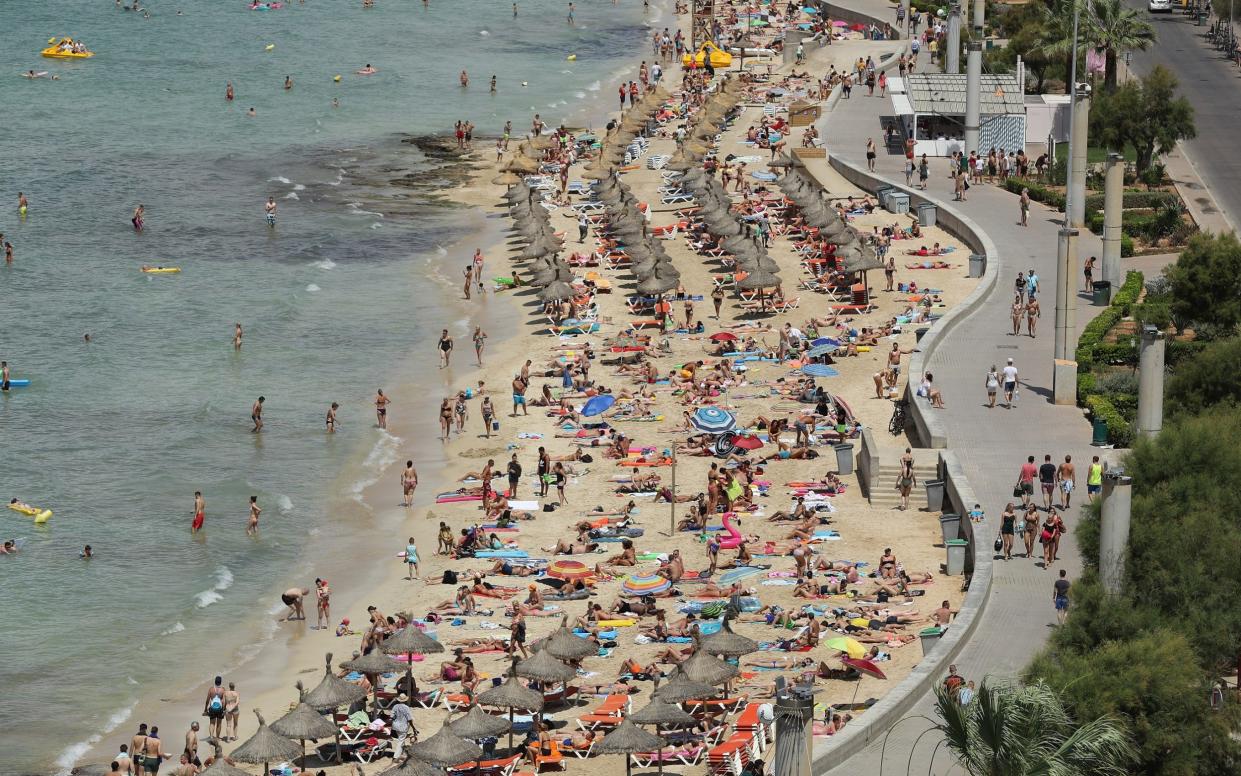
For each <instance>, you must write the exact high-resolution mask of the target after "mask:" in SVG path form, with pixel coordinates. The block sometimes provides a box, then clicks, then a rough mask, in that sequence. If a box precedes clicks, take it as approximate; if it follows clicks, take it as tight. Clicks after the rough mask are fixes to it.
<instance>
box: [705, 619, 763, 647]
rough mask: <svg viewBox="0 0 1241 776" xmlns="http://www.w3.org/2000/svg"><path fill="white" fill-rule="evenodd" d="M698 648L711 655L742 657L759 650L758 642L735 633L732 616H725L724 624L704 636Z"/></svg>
mask: <svg viewBox="0 0 1241 776" xmlns="http://www.w3.org/2000/svg"><path fill="white" fill-rule="evenodd" d="M698 649H699V650H700V651H702V652H706V653H707V654H709V655H723V656H724V657H741V656H742V655H749V654H750V653H752V652H757V651H758V642H757V641H755V640H754V639H749V638H746V637H745V636H742V635H740V634H737V633H733V627H732V618H731V617H725V618H724V625H723V627H721V628H720V629H719V630H718V631H716V632H715V633H712V634H711V635H710V636H703V637H702V639H701V640H699V642H698Z"/></svg>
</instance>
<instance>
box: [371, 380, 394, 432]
mask: <svg viewBox="0 0 1241 776" xmlns="http://www.w3.org/2000/svg"><path fill="white" fill-rule="evenodd" d="M391 401H392V400H391V399H389V398H388V397H387V396H384V392H383V389H382V388H380V389H378V390H377V391H376V392H375V419H376V421H377V422H378V423H379V427H380V428H387V427H388V404H389V403H391Z"/></svg>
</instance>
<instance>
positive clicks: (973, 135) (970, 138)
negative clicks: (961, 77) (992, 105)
mask: <svg viewBox="0 0 1241 776" xmlns="http://www.w3.org/2000/svg"><path fill="white" fill-rule="evenodd" d="M967 57H968V58H967V59H966V61H965V153H966V155H967V156H968V155H969V154H970V152H978V153H979V155H981V154H982V149H980V148H979V147H978V142H979V134H980V132H981V127H982V116H981V115H980V114H981V112H982V43H981V42H980V41H977V40H971V41H970V42H969V45H968V54H967Z"/></svg>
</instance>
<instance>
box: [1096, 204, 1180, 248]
mask: <svg viewBox="0 0 1241 776" xmlns="http://www.w3.org/2000/svg"><path fill="white" fill-rule="evenodd" d="M1182 226H1185V223H1184V221H1182V220H1181V210H1180V203H1179V202H1178V203H1175V204H1172V205H1167V206H1164V207H1162V208H1160V209H1158V210H1155V211H1153V212H1150V213H1146V212H1139V211H1135V210H1125V211H1123V212H1122V213H1121V217H1120V231H1121V234H1123V235H1128V236H1130V237H1141V238H1142V239H1144V240H1145V241H1146V242H1150V243H1153V242H1155V241H1156V240H1158V239H1160V238H1163V237H1173V236H1175V235H1176V234H1177V233H1178V231H1179V230H1180V228H1181V227H1182ZM1086 228H1088V229H1089V230H1090V231H1092V232H1094V233H1095V234H1103V214H1102V213H1100V212H1098V211H1093V212H1087V213H1086Z"/></svg>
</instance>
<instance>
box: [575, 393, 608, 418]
mask: <svg viewBox="0 0 1241 776" xmlns="http://www.w3.org/2000/svg"><path fill="white" fill-rule="evenodd" d="M615 403H616V397H615V396H612V395H610V394H603V395H601V396H596V397H594V398H592V399H591V400H590V401H588V402H586V406H584V407H582V415H584V416H586V417H588V418H589V417H591V416H593V415H601V414H603V413H605V412H607V411H608V410H609V409H611V407H612V405H613V404H615Z"/></svg>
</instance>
